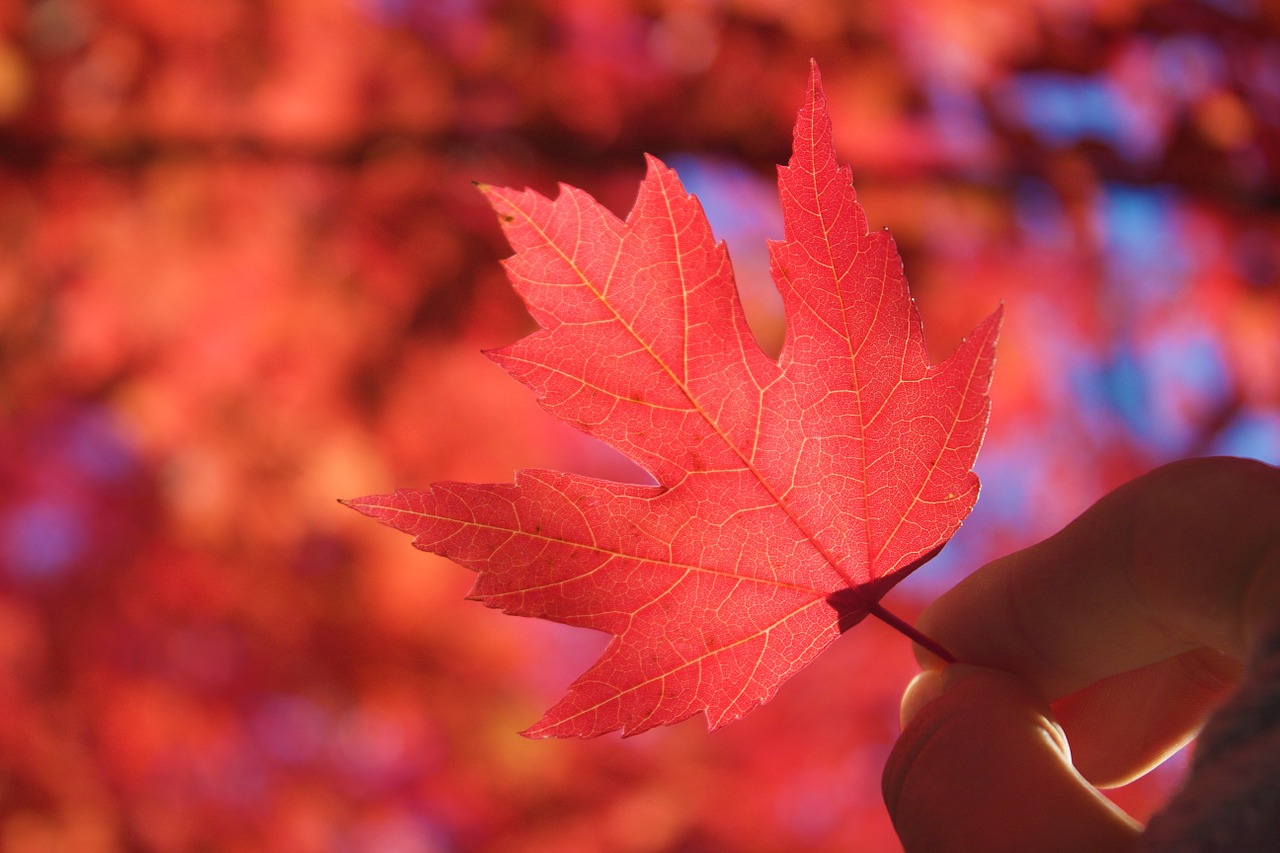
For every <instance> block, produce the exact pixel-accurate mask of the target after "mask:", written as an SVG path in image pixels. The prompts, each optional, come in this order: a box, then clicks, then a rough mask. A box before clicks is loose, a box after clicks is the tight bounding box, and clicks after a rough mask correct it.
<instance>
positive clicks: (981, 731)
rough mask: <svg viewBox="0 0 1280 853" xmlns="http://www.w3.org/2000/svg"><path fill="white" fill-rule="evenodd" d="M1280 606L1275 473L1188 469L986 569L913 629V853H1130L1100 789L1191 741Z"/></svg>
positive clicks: (1124, 819)
mask: <svg viewBox="0 0 1280 853" xmlns="http://www.w3.org/2000/svg"><path fill="white" fill-rule="evenodd" d="M1277 618H1280V469H1277V468H1274V467H1271V466H1269V465H1265V464H1263V463H1261V462H1256V461H1252V460H1243V459H1234V458H1215V459H1196V460H1187V461H1183V462H1177V463H1173V464H1170V465H1166V466H1164V467H1162V468H1159V469H1156V470H1155V471H1153V472H1151V473H1149V474H1146V475H1144V476H1142V477H1139V478H1137V479H1135V480H1133V481H1132V482H1130V483H1128V484H1126V485H1124V486H1122V487H1120V488H1119V489H1117V490H1115V491H1114V492H1112V493H1111V494H1109V495H1107V496H1106V497H1104V498H1102V499H1101V500H1099V501H1098V502H1097V503H1096V504H1094V506H1092V507H1091V508H1090V509H1089V510H1087V511H1086V512H1085V513H1084V514H1083V515H1081V516H1080V517H1079V518H1077V519H1076V520H1075V521H1073V522H1072V523H1071V524H1069V525H1068V526H1067V527H1065V528H1064V529H1063V530H1062V531H1060V532H1059V533H1057V534H1055V535H1054V536H1052V537H1050V538H1048V539H1046V540H1044V541H1043V542H1040V543H1038V544H1036V545H1033V546H1031V547H1030V548H1026V549H1024V550H1022V551H1018V552H1016V553H1013V554H1010V555H1008V556H1006V557H1002V558H1000V559H998V560H995V561H994V562H992V563H989V564H987V565H986V566H983V567H982V568H981V569H979V570H977V571H976V572H974V574H973V575H971V576H970V577H968V578H967V579H965V580H964V581H963V582H961V583H960V584H958V585H957V586H956V587H955V588H954V589H952V590H950V591H949V592H947V593H946V594H945V595H943V596H942V597H940V598H939V599H938V600H937V601H936V602H934V603H933V604H932V605H931V606H930V607H929V608H928V609H927V610H926V611H925V612H924V614H922V615H921V617H920V620H919V621H918V623H917V627H918V628H919V629H920V630H921V631H922V632H924V633H925V634H927V635H929V636H931V637H933V638H934V639H935V640H937V641H938V642H940V643H941V644H942V645H943V646H944V647H946V648H947V649H948V650H950V651H951V653H952V654H954V655H955V656H956V658H957V659H958V660H960V661H962V663H960V664H954V665H950V666H946V665H945V664H944V663H943V662H942V661H941V660H939V659H938V658H936V657H934V656H933V655H931V654H930V653H929V652H928V651H926V650H923V649H921V648H919V647H917V649H916V653H917V657H918V658H919V660H920V663H921V666H922V667H923V668H924V672H923V673H921V675H919V676H917V678H916V679H915V680H914V681H913V682H912V683H911V685H910V686H909V687H908V689H907V692H906V694H905V695H904V697H903V706H902V710H903V720H904V730H903V732H902V736H901V737H900V739H899V740H898V743H897V744H896V745H895V747H894V749H893V752H892V753H891V755H890V757H889V760H888V763H887V765H886V768H885V773H884V779H883V791H884V796H885V803H886V805H887V806H888V808H889V812H890V815H891V816H892V818H893V821H894V825H895V827H896V828H897V830H898V833H899V837H900V838H901V840H902V843H903V846H904V848H905V849H906V851H907V852H908V853H965V852H966V851H985V853H1001V851H1026V850H1036V851H1045V853H1053V851H1080V850H1089V851H1097V853H1110V851H1126V850H1131V849H1133V847H1134V846H1135V844H1136V843H1137V839H1138V837H1139V835H1140V833H1141V831H1142V827H1141V825H1139V824H1138V823H1137V822H1136V821H1134V820H1132V819H1131V818H1129V817H1128V816H1127V815H1125V814H1124V813H1123V812H1121V811H1120V810H1119V809H1117V808H1116V807H1115V806H1114V805H1112V804H1111V803H1110V802H1109V801H1108V800H1107V799H1106V798H1105V797H1103V796H1102V795H1101V794H1100V793H1099V792H1098V791H1097V787H1107V786H1111V785H1116V784H1123V783H1124V782H1126V781H1129V780H1131V779H1133V778H1136V777H1137V776H1140V775H1141V774H1142V773H1145V772H1146V771H1147V770H1149V769H1150V768H1151V767H1153V766H1154V765H1155V764H1157V763H1159V761H1161V760H1163V759H1164V758H1165V757H1166V756H1167V755H1168V754H1169V753H1170V752H1172V751H1173V750H1175V749H1177V748H1178V747H1179V746H1181V745H1183V744H1184V743H1186V742H1187V740H1188V739H1190V738H1191V737H1192V736H1193V735H1194V734H1195V732H1196V731H1197V730H1198V728H1199V727H1200V725H1201V724H1202V723H1203V721H1204V719H1205V717H1206V716H1207V714H1208V713H1209V712H1210V711H1211V710H1212V709H1213V707H1214V706H1215V705H1216V704H1217V703H1218V702H1219V701H1220V700H1221V699H1222V698H1223V696H1224V695H1225V694H1226V693H1228V692H1229V691H1230V689H1231V688H1232V687H1233V686H1234V685H1235V684H1236V682H1237V681H1238V679H1239V677H1240V672H1241V669H1242V661H1243V660H1244V658H1245V656H1246V654H1247V653H1248V649H1249V646H1250V644H1251V642H1252V640H1253V638H1255V637H1256V636H1258V634H1259V633H1260V632H1261V631H1262V630H1263V629H1264V628H1266V627H1267V626H1268V625H1270V624H1272V623H1274V621H1275V620H1276V619H1277Z"/></svg>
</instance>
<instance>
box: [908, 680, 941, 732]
mask: <svg viewBox="0 0 1280 853" xmlns="http://www.w3.org/2000/svg"><path fill="white" fill-rule="evenodd" d="M941 695H942V671H941V670H937V669H926V670H925V671H924V672H922V673H920V674H919V675H917V676H916V677H915V678H913V679H911V683H910V684H908V685H907V689H906V690H905V691H904V692H903V694H902V705H901V706H900V708H899V710H898V720H899V723H900V725H901V726H902V728H904V729H905V728H906V727H907V724H908V723H910V722H911V720H912V719H913V718H914V717H915V715H916V714H918V713H920V709H921V708H923V707H924V706H925V705H928V704H929V703H930V702H932V701H933V700H934V699H937V698H938V697H939V696H941Z"/></svg>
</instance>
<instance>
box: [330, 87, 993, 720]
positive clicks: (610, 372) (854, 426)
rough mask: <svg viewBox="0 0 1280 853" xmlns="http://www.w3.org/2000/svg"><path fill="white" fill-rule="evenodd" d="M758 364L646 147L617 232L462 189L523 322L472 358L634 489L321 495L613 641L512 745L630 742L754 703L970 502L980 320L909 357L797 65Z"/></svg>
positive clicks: (732, 299) (526, 475)
mask: <svg viewBox="0 0 1280 853" xmlns="http://www.w3.org/2000/svg"><path fill="white" fill-rule="evenodd" d="M778 184H779V189H780V193H781V199H782V207H783V213H784V222H785V232H784V239H783V240H781V241H778V242H772V243H771V245H770V250H771V259H772V268H773V274H774V278H775V280H776V282H777V284H778V286H779V288H780V290H781V292H782V296H783V302H784V306H785V310H786V321H787V327H786V339H785V344H784V347H783V350H782V353H781V355H780V357H779V359H778V360H777V361H776V362H775V361H773V360H772V359H770V358H769V357H767V356H766V355H765V354H764V353H763V352H762V351H761V350H760V348H759V346H758V345H757V343H756V341H755V339H754V338H753V336H752V333H751V331H750V330H749V329H748V327H747V323H746V320H745V318H744V316H743V312H742V309H741V306H740V304H739V300H738V293H737V290H736V288H735V285H734V280H733V275H732V271H731V269H730V265H729V258H728V254H727V251H726V249H725V247H724V244H723V243H717V242H716V241H715V240H714V238H713V237H712V234H711V230H710V227H709V225H708V224H707V221H706V218H705V216H704V215H703V212H702V209H701V207H700V205H699V204H698V201H697V200H696V199H695V198H693V197H692V196H690V195H689V194H688V193H687V192H686V191H685V190H684V188H683V187H682V186H681V184H680V182H679V180H678V179H677V177H676V175H675V173H674V172H672V171H671V170H669V169H668V168H667V167H666V166H664V165H663V164H662V163H661V162H659V161H658V160H657V159H655V158H652V157H650V158H648V171H647V174H646V176H645V178H644V181H643V182H642V183H641V186H640V191H639V195H638V198H637V200H636V203H635V207H634V209H633V210H632V211H631V213H630V215H629V216H628V217H627V219H626V221H621V220H619V219H618V218H616V217H615V216H614V215H613V214H611V213H610V212H609V211H607V210H605V209H604V208H603V207H601V206H600V205H599V204H598V203H597V202H596V201H595V200H593V199H592V198H591V197H590V196H589V195H587V194H586V193H585V192H583V191H581V190H578V189H575V188H573V187H569V186H561V188H560V193H559V195H558V197H557V198H556V199H555V200H550V199H547V198H545V197H543V196H541V195H539V194H537V193H535V192H532V191H528V190H526V191H523V192H518V191H514V190H510V189H497V188H492V187H482V188H481V189H482V190H483V192H484V193H485V194H486V196H487V197H488V199H489V201H490V203H491V204H492V206H493V207H494V209H495V210H496V211H497V213H498V216H499V218H500V220H501V222H502V227H503V229H504V231H505V233H506V236H507V238H508V240H509V241H510V242H511V244H512V246H513V248H514V249H515V255H514V256H513V257H512V258H510V259H509V260H508V261H507V263H506V267H507V272H508V274H509V277H510V279H511V281H512V283H513V285H514V287H515V289H516V290H517V291H518V292H519V294H520V295H521V297H522V298H523V299H524V300H525V303H526V304H527V306H528V308H529V310H530V312H531V313H532V314H533V316H534V318H535V319H536V320H537V322H538V324H539V326H540V327H541V328H540V330H539V331H537V332H535V333H534V334H532V335H530V336H528V337H526V338H524V339H522V340H520V341H517V342H516V343H515V344H512V345H511V346H508V347H506V348H503V349H500V350H497V351H494V352H491V353H489V356H490V357H491V358H492V359H493V360H494V361H496V362H498V363H499V364H500V365H502V366H503V367H504V368H505V369H506V370H507V371H508V372H510V373H511V374H512V375H513V376H515V377H516V378H517V379H519V380H520V381H521V382H523V383H525V384H526V385H528V386H529V387H530V388H532V389H533V390H534V391H535V392H536V393H537V396H538V400H539V402H540V403H541V404H542V406H543V407H545V408H546V409H547V410H548V411H549V412H551V413H552V414H554V415H555V416H556V417H558V418H560V419H562V420H564V421H566V422H568V423H570V424H572V425H574V426H576V427H578V428H579V429H581V430H584V431H585V432H587V433H589V434H591V435H593V436H596V437H598V438H600V439H602V440H604V441H606V442H608V443H609V444H611V445H612V446H614V447H615V448H617V449H619V450H620V451H621V452H623V453H624V454H626V455H627V456H628V457H630V458H631V459H633V460H635V461H636V462H637V463H639V464H640V465H642V466H643V467H644V468H645V470H647V471H648V472H649V473H650V474H652V476H653V478H654V479H655V480H656V485H629V484H621V483H616V482H610V481H604V480H599V479H593V478H589V477H584V476H580V475H576V474H571V473H562V472H557V471H543V470H525V471H519V472H517V474H516V478H515V482H514V483H507V484H489V485H479V484H468V483H437V484H435V485H434V486H433V487H431V488H430V489H429V490H425V491H424V490H401V491H397V492H395V494H393V495H381V496H370V497H365V498H360V499H358V500H354V501H348V502H345V503H348V505H350V506H352V507H353V508H355V509H357V510H359V511H361V512H363V513H365V514H367V515H370V516H372V517H374V518H376V519H378V520H379V521H381V522H383V523H385V524H387V525H390V526H392V527H395V528H397V529H399V530H403V531H405V532H406V533H409V534H411V535H413V536H414V537H415V538H414V542H413V544H414V545H415V546H416V547H418V548H420V549H423V550H426V551H433V552H435V553H438V554H442V555H444V556H446V557H449V558H450V559H452V560H454V561H456V562H458V563H460V564H462V565H464V566H466V567H468V568H471V569H474V570H476V571H478V572H479V576H478V578H477V580H476V583H475V586H474V587H473V589H472V591H471V594H470V597H471V598H474V599H477V600H479V601H481V602H483V603H484V604H486V605H488V606H490V607H496V608H501V609H502V610H504V611H505V612H507V613H511V614H516V615H521V616H534V617H538V618H542V619H551V620H554V621H557V622H563V623H566V624H569V625H580V626H583V627H587V628H594V629H596V630H599V631H605V632H608V633H609V634H612V635H613V639H612V640H611V642H610V643H609V645H608V647H607V648H606V650H605V651H604V653H603V655H602V656H601V657H600V659H599V660H598V661H597V662H596V663H595V664H594V665H593V666H592V667H591V668H590V669H589V670H588V671H587V672H586V673H584V674H583V675H582V676H581V677H579V678H578V679H577V680H576V681H575V682H574V683H573V684H572V685H571V686H570V688H569V690H568V693H567V694H566V695H565V696H564V698H563V699H561V700H560V701H559V702H558V703H557V704H555V705H554V706H553V707H552V708H551V709H550V710H549V711H548V712H547V713H546V715H545V716H544V717H543V718H542V720H541V721H539V722H538V723H537V724H535V725H534V726H533V727H532V728H530V729H528V730H527V731H526V732H525V733H524V734H526V735H528V736H530V737H546V736H570V735H577V736H580V737H590V736H594V735H599V734H602V733H604V732H608V731H613V730H617V729H621V730H622V731H623V734H634V733H637V732H641V731H644V730H646V729H649V728H651V727H653V726H656V725H663V724H670V723H675V722H677V721H679V720H683V719H685V718H687V717H689V716H691V715H693V714H695V713H698V712H703V713H705V714H706V717H707V723H708V727H709V728H710V729H712V730H714V729H716V728H718V727H720V726H722V725H724V724H726V723H728V722H731V721H733V720H735V719H737V718H739V717H741V716H742V715H743V714H745V713H747V712H748V711H749V710H751V709H752V708H753V707H755V706H756V705H759V704H761V703H763V702H765V701H767V700H769V699H770V698H771V697H772V696H773V695H774V694H775V692H776V691H777V689H778V687H779V685H781V684H782V682H783V681H785V680H786V679H788V678H789V677H791V676H792V675H794V674H795V673H797V672H799V671H800V670H801V669H802V668H803V667H805V666H806V665H807V664H808V663H809V662H810V661H812V660H813V658H814V657H815V656H816V655H817V654H818V653H819V652H821V651H822V650H823V649H824V648H826V647H827V646H828V645H829V644H830V643H831V642H832V641H833V640H835V639H836V637H838V636H839V635H840V633H841V632H842V631H844V630H847V629H848V628H850V627H852V626H853V625H854V624H856V623H857V622H859V621H860V620H861V619H863V618H864V617H866V616H867V615H868V614H874V615H876V616H878V617H880V618H882V619H885V620H886V621H889V622H891V623H893V624H895V626H896V627H898V628H899V629H900V630H904V632H906V633H908V634H912V635H913V636H915V637H916V638H917V639H924V640H925V642H927V638H920V637H919V635H914V634H913V629H911V628H910V626H907V625H906V624H905V623H902V622H901V621H900V620H897V619H896V617H893V616H892V614H890V613H889V612H888V611H886V610H884V609H883V608H882V607H881V606H880V604H879V600H880V598H881V596H883V595H884V594H885V593H886V592H887V591H888V590H889V588H890V587H892V586H893V585H894V584H895V583H897V582H898V581H899V580H901V579H902V578H903V577H905V576H906V574H907V573H908V572H909V571H910V570H911V569H912V568H914V567H915V566H917V565H919V564H920V563H922V562H923V561H925V560H927V559H928V558H929V557H930V556H932V554H933V553H935V552H936V551H937V549H939V548H940V547H941V546H942V544H943V543H945V542H946V541H947V539H948V538H950V536H951V535H952V534H953V533H954V532H955V530H956V529H957V528H958V527H959V525H960V523H961V521H962V520H963V519H964V517H965V516H966V515H967V514H968V512H969V510H970V509H971V508H972V506H973V503H974V501H975V500H976V498H977V494H978V479H977V477H976V476H975V475H974V474H973V473H972V471H971V470H970V469H971V467H972V465H973V461H974V458H975V457H976V455H977V452H978V447H979V445H980V444H981V441H982V437H983V433H984V432H985V429H986V421H987V414H988V410H989V402H988V400H987V396H986V393H987V388H988V386H989V384H990V378H991V370H992V366H993V361H994V352H995V341H996V336H997V333H998V328H999V321H1000V309H997V310H996V311H995V312H994V313H993V314H992V315H991V316H990V317H988V318H987V319H986V320H984V321H983V322H982V323H981V324H980V325H979V326H978V328H977V329H976V330H975V331H974V333H973V334H971V335H970V336H969V337H968V338H967V339H965V340H964V341H963V342H962V343H961V344H960V346H959V347H958V348H957V350H956V351H955V353H954V354H952V355H951V357H950V358H948V359H947V360H946V361H945V362H943V363H942V364H940V365H937V366H932V365H930V363H929V359H928V355H927V353H926V351H925V346H924V339H923V331H922V327H921V323H920V317H919V315H918V313H917V311H916V308H915V305H914V303H913V301H912V299H911V296H910V294H909V292H908V290H907V285H906V280H905V278H904V277H903V272H902V261H901V259H900V257H899V256H898V253H897V249H896V248H895V246H894V243H893V240H892V238H891V237H890V236H889V234H888V232H887V231H883V230H879V231H869V230H868V227H867V220H866V216H865V214H864V212H863V210H862V207H861V205H860V204H859V203H858V201H857V197H856V194H855V192H854V189H853V185H852V181H851V177H850V173H849V170H848V169H847V168H846V167H842V166H840V165H839V164H838V163H837V162H836V159H835V152H834V148H833V146H832V141H831V122H830V119H829V117H828V115H827V111H826V103H825V99H824V96H823V93H822V88H821V80H820V76H819V73H818V69H817V66H816V64H815V65H814V66H813V68H812V73H811V78H810V85H809V90H808V97H807V102H806V103H805V104H804V106H803V107H802V108H801V110H800V113H799V117H798V120H797V123H796V128H795V134H794V149H793V154H792V157H791V160H790V163H789V164H788V165H787V166H786V167H782V168H779V181H778Z"/></svg>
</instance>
